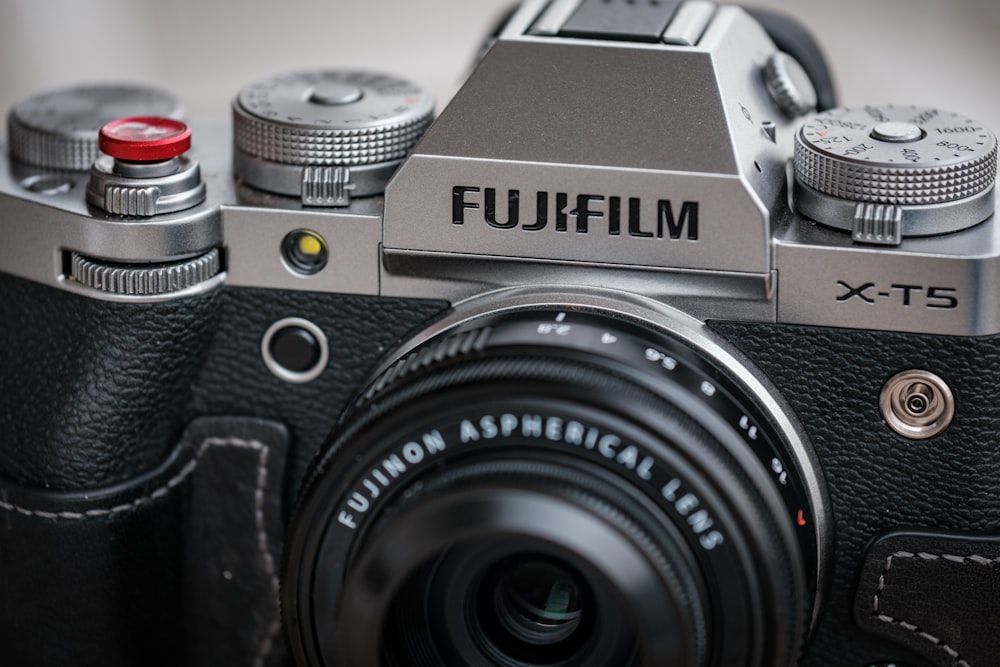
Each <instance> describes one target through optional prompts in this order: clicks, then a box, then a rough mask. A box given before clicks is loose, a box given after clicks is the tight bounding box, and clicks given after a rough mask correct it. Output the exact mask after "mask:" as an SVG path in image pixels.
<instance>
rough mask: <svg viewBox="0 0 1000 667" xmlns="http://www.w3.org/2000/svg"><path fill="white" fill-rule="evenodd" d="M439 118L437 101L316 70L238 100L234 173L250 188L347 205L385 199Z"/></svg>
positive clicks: (395, 84) (386, 83) (376, 78)
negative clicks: (398, 171) (394, 179)
mask: <svg viewBox="0 0 1000 667" xmlns="http://www.w3.org/2000/svg"><path fill="white" fill-rule="evenodd" d="M433 114H434V103H433V100H432V99H431V96H430V95H429V94H427V93H425V92H424V91H423V90H421V89H420V88H418V87H417V86H416V85H414V84H412V83H410V82H408V81H404V80H402V79H399V78H396V77H392V76H386V75H382V74H372V73H369V72H355V71H336V70H328V71H314V72H299V73H295V74H289V75H285V76H277V77H273V78H270V79H266V80H264V81H260V82H257V83H254V84H251V85H249V86H247V87H246V88H244V89H243V90H242V91H240V93H239V94H238V95H237V97H236V99H235V100H234V101H233V132H234V154H233V162H234V171H235V172H236V174H237V177H238V178H240V179H242V180H243V182H244V183H246V184H247V185H250V186H251V187H254V188H258V189H260V190H265V191H267V192H273V193H276V194H283V195H292V196H301V198H302V203H303V205H306V206H345V205H347V204H349V203H350V197H351V196H352V195H353V196H368V195H374V194H380V193H381V192H382V191H383V190H384V187H385V183H386V182H387V181H388V180H389V177H390V176H391V175H392V172H393V171H394V170H395V168H396V166H398V164H399V162H400V161H401V160H402V159H403V158H404V157H405V156H406V154H407V153H408V152H409V151H410V149H411V148H413V146H414V145H415V144H416V143H417V141H418V140H419V139H420V137H421V135H423V132H424V130H426V129H427V126H428V125H430V122H431V119H432V117H433Z"/></svg>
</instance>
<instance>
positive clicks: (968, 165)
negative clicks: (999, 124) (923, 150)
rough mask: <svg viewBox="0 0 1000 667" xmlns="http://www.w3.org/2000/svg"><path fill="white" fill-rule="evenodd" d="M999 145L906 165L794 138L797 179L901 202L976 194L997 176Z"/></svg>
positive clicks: (855, 196)
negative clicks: (944, 160)
mask: <svg viewBox="0 0 1000 667" xmlns="http://www.w3.org/2000/svg"><path fill="white" fill-rule="evenodd" d="M996 173H997V146H996V143H995V142H994V144H993V146H992V150H990V151H988V152H986V153H985V154H983V155H979V156H976V157H974V158H973V159H971V160H969V161H968V162H964V163H959V164H951V165H944V166H940V167H936V166H921V167H914V168H907V167H904V166H902V165H898V166H895V165H894V166H886V165H877V164H865V163H858V162H850V161H847V160H844V159H835V158H831V157H830V156H828V155H824V154H822V153H821V152H819V151H817V150H816V149H814V148H812V147H809V146H806V145H804V144H803V143H801V142H796V144H795V175H796V180H798V181H801V182H802V183H804V184H805V185H808V186H810V187H812V188H813V189H815V190H820V191H823V192H825V193H826V194H828V195H831V196H835V197H840V198H842V199H850V200H852V201H856V202H858V201H861V202H874V203H879V204H892V205H899V206H926V205H933V204H942V203H945V202H949V201H956V200H960V199H965V198H967V197H971V196H973V195H975V194H977V193H980V192H982V191H983V190H984V189H988V188H989V187H990V186H991V185H992V184H993V182H994V181H995V180H996Z"/></svg>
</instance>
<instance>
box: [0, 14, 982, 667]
mask: <svg viewBox="0 0 1000 667" xmlns="http://www.w3.org/2000/svg"><path fill="white" fill-rule="evenodd" d="M775 42H777V43H778V44H779V45H780V46H781V49H782V50H779V48H778V47H777V46H775ZM824 67H825V66H824V65H823V63H822V60H821V59H818V58H817V51H816V49H815V46H814V45H813V44H812V43H811V41H809V38H808V35H807V34H806V33H804V32H801V29H800V28H798V26H797V25H796V24H793V23H789V22H788V21H787V20H786V19H781V18H780V17H775V16H773V15H770V14H766V13H755V14H754V15H753V16H751V15H750V14H748V13H746V12H745V11H744V10H742V9H739V8H736V7H730V6H723V5H718V6H717V5H714V4H712V3H703V2H684V3H680V2H652V3H607V2H594V1H591V0H575V1H571V2H566V1H562V0H557V1H555V2H551V3H546V2H543V1H542V0H530V1H529V2H525V3H524V4H523V5H522V6H521V7H520V8H519V9H518V11H517V12H516V13H515V14H514V15H513V16H512V17H511V18H510V19H509V20H508V21H507V22H506V23H505V25H504V26H503V27H502V29H501V30H499V32H498V34H497V36H496V38H495V40H493V42H492V43H491V45H490V48H489V49H488V50H486V52H485V54H484V55H483V57H482V59H481V61H480V63H479V64H478V66H477V68H476V70H475V72H474V73H473V74H472V75H471V77H470V78H469V80H468V82H467V83H466V85H465V86H464V87H463V89H462V90H461V91H460V92H459V93H458V94H457V95H456V97H455V99H454V100H453V101H452V102H451V103H450V104H449V105H448V106H447V107H446V108H445V109H444V110H443V111H442V113H441V114H440V116H439V117H438V118H437V119H436V120H434V121H433V123H432V116H433V109H432V105H431V102H430V100H429V97H428V96H427V95H426V94H425V93H424V92H423V91H421V90H420V89H419V88H418V87H417V86H414V85H413V84H410V83H408V82H405V81H401V80H399V79H397V78H395V77H392V76H387V75H381V74H371V73H363V72H344V71H320V72H300V73H295V74H290V75H286V76H280V77H274V78H271V79H267V80H265V81H261V82H259V83H256V84H253V85H250V86H247V87H246V88H244V89H243V90H241V91H240V92H239V93H238V95H237V96H236V99H235V100H234V101H233V121H232V127H231V128H230V127H228V126H218V125H210V124H205V125H199V124H197V123H195V124H193V125H192V126H191V127H190V128H189V127H188V126H187V125H185V124H184V123H183V122H180V120H178V119H179V117H180V116H181V114H180V111H179V105H178V104H177V103H176V101H175V100H173V98H172V97H171V96H169V95H166V94H164V93H161V92H159V91H155V90H150V89H145V88H138V87H132V86H88V87H80V88H73V89H67V90H62V91H55V92H52V93H46V94H42V95H39V96H37V97H34V98H31V99H30V100H26V101H25V102H23V103H21V104H19V105H17V106H16V107H15V108H14V109H13V110H11V112H10V115H9V116H8V137H7V139H6V141H5V142H4V144H3V146H4V149H5V154H6V155H5V159H4V160H3V164H2V165H0V221H2V223H3V225H4V226H5V229H6V230H7V241H6V242H5V244H3V246H2V247H0V295H2V297H0V322H2V323H3V325H2V326H3V329H2V340H3V345H2V346H0V388H2V391H0V516H2V517H3V522H2V524H0V525H2V528H0V599H2V600H3V601H4V603H3V611H2V621H0V637H2V638H3V645H4V647H5V648H4V649H3V650H4V651H5V658H4V659H5V660H6V661H9V662H10V664H53V665H63V664H73V665H86V664H100V665H119V664H120V665H131V664H137V663H142V664H171V665H173V664H225V665H229V664H250V665H285V664H300V665H321V664H322V665H369V664H371V665H375V664H380V665H440V664H446V665H662V664H671V665H674V664H676V665H692V666H695V665H706V666H709V665H744V664H745V665H791V664H804V665H829V664H838V665H841V664H843V665H859V666H860V665H870V664H871V665H873V664H882V663H886V664H888V663H896V664H912V665H918V664H934V665H989V664H994V662H995V658H994V656H995V655H997V654H998V652H1000V638H998V635H997V634H996V633H995V632H994V625H995V623H994V619H995V618H996V617H997V614H998V613H1000V606H998V604H997V601H996V600H997V599H998V598H997V596H996V595H995V591H996V590H997V586H998V581H1000V576H998V574H997V572H996V570H997V563H1000V539H998V538H997V537H996V535H997V524H998V522H1000V498H998V494H997V493H996V492H995V491H996V481H995V480H996V479H997V477H998V475H1000V457H998V455H997V451H996V448H995V447H993V446H991V441H992V439H993V436H994V435H995V433H996V432H997V425H998V424H1000V408H998V407H997V406H1000V389H998V388H997V386H996V383H995V382H993V381H992V378H993V377H994V369H995V370H996V372H998V373H1000V356H998V355H997V353H996V350H998V349H1000V315H998V312H997V311H996V309H995V308H994V307H993V306H992V301H991V298H990V294H989V287H990V285H991V284H992V277H993V272H995V271H996V270H997V268H996V267H997V266H998V265H1000V243H998V241H997V240H996V239H997V233H996V230H995V227H994V224H995V221H994V212H995V201H994V197H993V184H994V181H995V175H996V159H997V141H996V138H995V137H994V136H993V134H992V133H990V131H989V130H987V129H986V128H984V127H982V125H981V124H979V123H977V122H975V121H974V120H972V119H968V118H966V117H963V116H960V115H958V114H955V113H951V112H945V111H942V110H938V109H933V108H917V107H906V106H891V105H890V106H884V107H874V106H870V107H866V108H863V109H829V107H832V106H833V101H832V89H831V88H830V86H829V77H828V74H827V73H826V71H825V69H824ZM390 179H391V180H390ZM151 647H155V648H152V649H151Z"/></svg>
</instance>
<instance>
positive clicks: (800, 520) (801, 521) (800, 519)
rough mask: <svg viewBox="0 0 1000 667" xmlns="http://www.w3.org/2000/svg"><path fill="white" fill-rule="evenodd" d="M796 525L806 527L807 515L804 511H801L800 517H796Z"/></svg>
mask: <svg viewBox="0 0 1000 667" xmlns="http://www.w3.org/2000/svg"><path fill="white" fill-rule="evenodd" d="M795 523H797V524H798V525H799V527H802V526H804V525H806V515H805V512H803V511H802V510H799V515H798V516H797V517H795Z"/></svg>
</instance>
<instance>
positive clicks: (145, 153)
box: [97, 116, 191, 162]
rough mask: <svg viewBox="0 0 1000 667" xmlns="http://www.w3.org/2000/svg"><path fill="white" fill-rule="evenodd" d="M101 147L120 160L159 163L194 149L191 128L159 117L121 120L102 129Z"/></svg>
mask: <svg viewBox="0 0 1000 667" xmlns="http://www.w3.org/2000/svg"><path fill="white" fill-rule="evenodd" d="M97 145H98V147H99V148H100V149H101V152H103V153H106V154H107V155H110V156H111V157H113V158H115V159H116V160H128V161H130V162H159V161H161V160H169V159H170V158H172V157H177V156H178V155H180V154H182V153H185V152H187V150H188V149H190V148H191V128H189V127H188V126H187V125H186V124H184V123H182V122H181V121H179V120H174V119H172V118H161V117H158V116H135V117H133V118H120V119H118V120H113V121H111V122H110V123H108V124H106V125H105V126H104V127H102V128H101V132H100V134H99V135H98V139H97Z"/></svg>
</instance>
